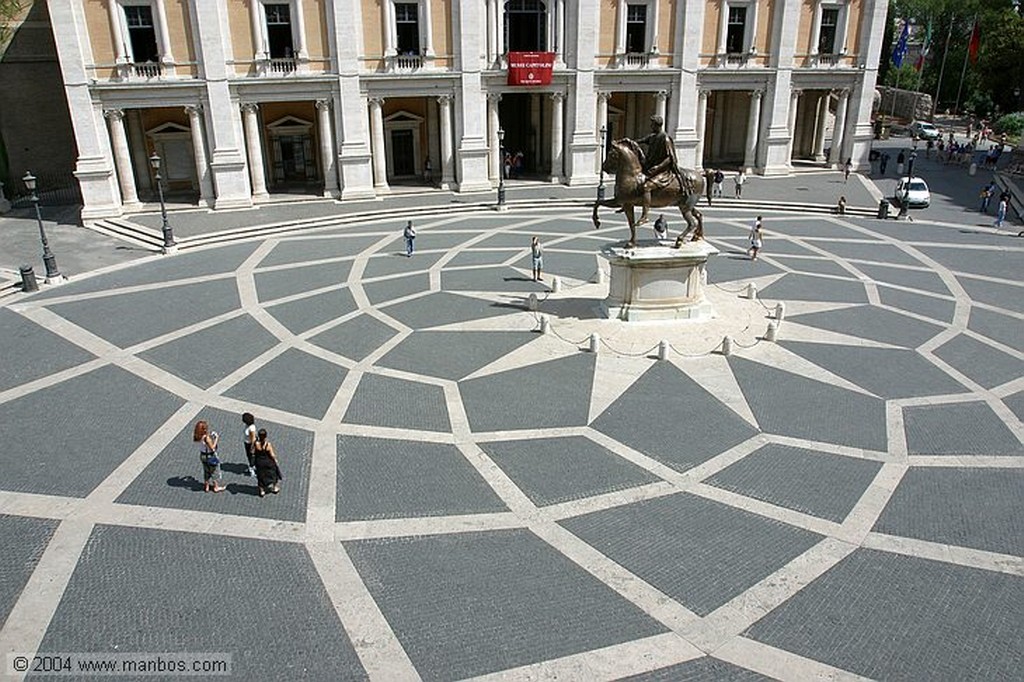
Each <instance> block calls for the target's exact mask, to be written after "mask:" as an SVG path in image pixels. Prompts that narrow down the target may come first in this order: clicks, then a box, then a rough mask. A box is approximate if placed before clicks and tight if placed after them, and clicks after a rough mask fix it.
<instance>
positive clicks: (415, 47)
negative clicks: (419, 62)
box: [385, 0, 420, 55]
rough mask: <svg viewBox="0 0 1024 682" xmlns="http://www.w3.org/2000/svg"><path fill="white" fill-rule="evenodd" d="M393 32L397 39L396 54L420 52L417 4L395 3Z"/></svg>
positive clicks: (415, 53)
mask: <svg viewBox="0 0 1024 682" xmlns="http://www.w3.org/2000/svg"><path fill="white" fill-rule="evenodd" d="M385 1H386V0H385ZM395 32H396V37H397V39H398V40H397V41H396V42H397V44H396V45H395V47H396V48H397V49H398V54H400V55H418V54H419V53H420V17H419V5H417V4H416V3H415V2H399V3H395Z"/></svg>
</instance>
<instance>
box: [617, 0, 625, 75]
mask: <svg viewBox="0 0 1024 682" xmlns="http://www.w3.org/2000/svg"><path fill="white" fill-rule="evenodd" d="M615 9H616V10H617V11H616V12H615V22H616V25H615V57H616V62H618V61H619V60H620V59H621V58H622V55H624V54H625V53H626V0H619V2H618V6H617V7H616V8H615Z"/></svg>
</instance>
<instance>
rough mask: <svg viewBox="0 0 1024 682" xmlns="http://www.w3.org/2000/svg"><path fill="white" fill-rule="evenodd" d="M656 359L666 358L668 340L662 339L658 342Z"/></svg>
mask: <svg viewBox="0 0 1024 682" xmlns="http://www.w3.org/2000/svg"><path fill="white" fill-rule="evenodd" d="M658 359H659V360H668V341H664V340H662V342H661V343H659V344H658Z"/></svg>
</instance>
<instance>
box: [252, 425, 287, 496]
mask: <svg viewBox="0 0 1024 682" xmlns="http://www.w3.org/2000/svg"><path fill="white" fill-rule="evenodd" d="M252 455H253V461H254V462H255V464H256V482H257V485H258V486H259V490H260V497H263V496H264V495H266V494H267V491H268V490H269V491H270V492H272V493H274V494H277V493H279V492H280V491H281V469H280V468H278V465H277V453H276V452H274V446H273V445H271V443H270V441H268V440H267V430H266V429H260V430H259V433H258V434H256V442H255V443H253V444H252Z"/></svg>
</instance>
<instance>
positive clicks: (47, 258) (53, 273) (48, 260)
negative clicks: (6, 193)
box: [22, 172, 64, 284]
mask: <svg viewBox="0 0 1024 682" xmlns="http://www.w3.org/2000/svg"><path fill="white" fill-rule="evenodd" d="M22 181H23V182H24V183H25V189H27V190H28V191H29V192H31V193H32V196H30V197H29V200H30V201H31V202H32V205H33V206H34V207H35V209H36V222H38V223H39V239H40V240H42V242H43V264H44V265H46V283H47V284H60V283H61V282H63V281H64V276H63V275H61V274H60V270H58V269H57V258H56V257H55V256H54V255H53V251H50V243H49V242H48V241H47V240H46V230H45V229H44V228H43V214H42V213H40V212H39V197H38V196H37V195H36V177H35V176H34V175H32V173H31V172H26V173H25V177H23V178H22Z"/></svg>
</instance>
